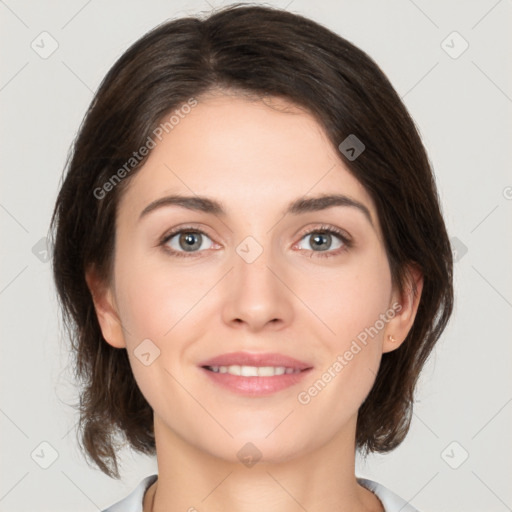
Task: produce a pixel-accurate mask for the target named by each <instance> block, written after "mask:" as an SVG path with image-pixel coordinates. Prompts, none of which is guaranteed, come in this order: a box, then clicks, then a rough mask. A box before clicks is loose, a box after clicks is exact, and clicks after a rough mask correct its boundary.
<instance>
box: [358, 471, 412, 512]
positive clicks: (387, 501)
mask: <svg viewBox="0 0 512 512" xmlns="http://www.w3.org/2000/svg"><path fill="white" fill-rule="evenodd" d="M357 482H358V483H359V484H360V485H362V486H363V487H365V488H366V489H368V490H369V491H371V492H373V494H375V496H377V498H379V500H380V501H381V503H382V506H383V507H384V510H385V512H399V511H400V512H419V511H418V510H417V509H415V508H414V507H413V506H412V505H410V504H409V502H408V501H405V500H404V499H403V498H400V496H397V495H396V494H395V493H394V492H391V491H390V490H389V489H388V488H387V487H384V486H383V485H381V484H379V483H377V482H374V481H373V480H367V479H366V478H358V479H357Z"/></svg>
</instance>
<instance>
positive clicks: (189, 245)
mask: <svg viewBox="0 0 512 512" xmlns="http://www.w3.org/2000/svg"><path fill="white" fill-rule="evenodd" d="M198 236H199V233H193V234H191V233H188V234H186V235H182V236H181V239H180V241H184V242H185V247H182V248H183V249H185V250H187V251H189V250H190V249H198V248H199V247H201V242H199V243H197V242H196V240H195V239H197V238H198ZM194 246H196V247H194Z"/></svg>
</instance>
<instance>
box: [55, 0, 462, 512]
mask: <svg viewBox="0 0 512 512" xmlns="http://www.w3.org/2000/svg"><path fill="white" fill-rule="evenodd" d="M52 223H53V226H54V251H53V254H54V276H55V281H56V285H57V289H58V292H59V296H60V299H61V304H62V307H63V311H64V313H65V315H66V318H67V320H68V325H69V328H70V333H71V337H72V341H73V348H74V351H75V354H76V367H77V374H78V375H79V377H80V379H81V381H82V384H83V388H82V391H81V393H82V394H81V401H80V415H81V416H80V417H81V421H80V432H81V444H82V447H83V449H84V451H85V453H86V454H87V455H88V456H89V457H90V458H91V459H92V460H93V461H94V462H95V463H96V464H97V465H98V467H99V468H100V469H101V470H102V471H103V472H105V473H106V474H108V475H109V476H112V477H116V478H119V472H118V466H117V458H116V450H117V449H118V448H119V446H120V443H121V442H122V441H123V440H126V442H127V443H129V445H130V446H131V447H132V448H133V449H134V450H137V451H139V452H142V453H147V454H153V453H156V457H157V462H158V475H156V474H155V475H149V476H148V477H147V478H145V479H144V480H143V481H142V482H141V483H140V484H139V486H138V487H137V488H136V489H135V490H134V491H133V493H131V494H130V495H129V496H127V497H126V498H125V499H124V500H122V501H121V502H118V503H117V504H115V505H113V506H111V507H110V508H108V509H107V511H108V512H116V511H119V510H123V511H128V510H130V511H131V510H133V511H143V512H149V511H151V512H158V511H171V512H173V511H175V510H176V511H177V510H196V509H197V510H237V511H256V510H258V511H260V510H268V511H280V512H282V511H292V510H293V511H294V510H308V511H309V512H313V511H316V510H320V509H326V507H327V508H329V509H332V510H337V511H351V512H354V511H361V512H362V511H375V512H376V511H383V510H385V511H388V512H390V511H398V510H401V511H403V512H405V511H413V510H415V509H414V508H413V507H412V506H410V505H409V504H408V503H406V502H405V500H403V499H401V498H400V497H398V496H396V495H395V494H394V493H393V492H392V491H390V490H389V489H386V488H385V487H384V486H383V485H381V484H379V483H377V482H372V481H369V480H365V479H362V478H357V477H356V475H355V452H356V450H359V451H360V452H361V453H363V454H367V453H369V452H388V451H391V450H392V449H394V448H395V447H397V446H398V445H399V444H400V443H401V442H402V441H403V439H404V438H405V436H406V434H407V431H408V429H409V424H410V419H411V414H412V405H413V394H414V388H415V385H416V382H417V379H418V376H419V373H420V371H421V368H422V367H423V365H424V363H425V361H426V360H427V358H428V356H429V354H430V352H431V351H432V349H433V347H434V345H435V343H436V341H437V340H438V339H439V337H440V335H441V333H442V331H443V330H444V328H445V326H446V324H447V322H448V319H449V317H450V314H451V312H452V303H453V290H452V254H451V249H450V244H449V240H448V237H447V233H446V228H445V225H444V221H443V218H442V215H441V212H440V206H439V200H438V196H437V192H436V187H435V182H434V178H433V175H432V171H431V168H430V165H429V162H428V158H427V156H426V153H425V149H424V147H423V145H422V143H421V140H420V137H419V135H418V133H417V130H416V128H415V126H414V123H413V121H412V119H411V118H410V116H409V114H408V113H407V111H406V109H405V107H404V105H403V104H402V102H401V101H400V98H399V97H398V95H397V94H396V92H395V91H394V89H393V87H392V86H391V84H390V83H389V81H388V80H387V78H386V77H385V75H384V74H383V73H382V71H381V70H380V69H379V68H378V66H377V65H376V64H375V63H374V62H373V61H372V60H371V59H370V58H369V57H368V56H367V55H366V54H365V53H364V52H362V51H361V50H359V49H357V48H356V47H354V46H353V45H352V44H350V43H349V42H347V41H346V40H344V39H343V38H341V37H339V36H337V35H336V34H334V33H332V32H331V31H329V30H328V29H326V28H324V27H322V26H320V25H318V24H317V23H315V22H313V21H311V20H308V19H306V18H304V17H301V16H298V15H295V14H291V13H289V12H286V11H282V10H278V9H273V8H267V7H258V6H243V5H235V6H231V7H228V8H225V9H223V10H221V11H218V12H216V13H215V14H213V15H211V16H210V17H208V18H206V19H204V20H202V19H200V18H193V17H190V18H183V19H178V20H174V21H170V22H167V23H165V24H163V25H161V26H159V27H157V28H156V29H154V30H153V31H151V32H150V33H148V34H146V35H145V36H144V37H143V38H142V39H140V40H139V41H137V42H136V43H135V44H134V45H133V46H132V47H131V48H130V49H129V50H128V51H127V52H126V53H125V54H124V55H123V56H122V57H121V58H120V59H119V60H118V62H117V63H116V64H115V65H114V66H113V68H112V69H111V70H110V72H109V73H108V74H107V76H106V77H105V79H104V81H103V83H102V84H101V86H100V88H99V90H98V92H97V94H96V97H95V99H94V101H93V102H92V104H91V107H90V108H89V111H88V113H87V116H86V118H85V120H84V123H83V125H82V127H81V129H80V133H79V135H78V137H77V139H76V141H75V144H74V148H73V153H72V156H71V159H70V162H69V165H68V170H67V174H66V177H65V179H64V181H63V184H62V188H61V190H60V193H59V196H58V199H57V203H56V206H55V211H54V217H53V219H52Z"/></svg>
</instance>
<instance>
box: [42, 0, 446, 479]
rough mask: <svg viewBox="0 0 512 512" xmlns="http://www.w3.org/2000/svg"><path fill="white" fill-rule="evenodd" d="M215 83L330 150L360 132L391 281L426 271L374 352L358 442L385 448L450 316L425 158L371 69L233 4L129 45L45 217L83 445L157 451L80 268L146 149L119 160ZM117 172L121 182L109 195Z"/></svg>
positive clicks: (286, 24)
mask: <svg viewBox="0 0 512 512" xmlns="http://www.w3.org/2000/svg"><path fill="white" fill-rule="evenodd" d="M217 88H221V89H226V90H232V91H235V92H239V93H240V94H250V95H254V96H255V97H261V98H263V97H269V96H270V97H272V96H275V97H281V98H285V99H288V100H290V101H292V102H293V103H295V104H296V105H298V106H301V107H303V108H305V109H307V111H309V112H310V113H311V114H312V115H313V116H314V117H315V118H316V119H317V120H318V122H319V123H320V124H321V125H322V126H323V127H324V128H325V130H326V133H327V134H328V137H329V140H330V142H332V144H333V145H334V147H335V148H336V149H337V148H338V146H339V144H340V143H341V142H342V141H344V140H345V139H346V138H347V136H349V135H350V134H355V135H356V136H357V138H358V139H360V140H361V141H363V143H364V145H365V150H364V152H363V153H361V154H360V156H359V157H358V158H356V159H349V158H347V157H345V156H344V155H343V154H342V153H341V152H339V155H340V158H341V159H342V160H343V162H344V164H345V165H346V167H347V168H348V169H349V171H350V172H351V173H352V174H353V175H354V176H355V177H356V179H357V180H358V181H359V182H360V183H361V184H362V185H363V186H364V187H365V189H366V190H367V191H368V192H369V194H370V195H371V197H372V199H373V201H374V202H375V205H376V209H377V213H378V217H379V221H380V224H381V227H382V231H383V235H384V243H385V249H386V252H387V257H388V261H389V265H390V270H391V275H392V280H393V284H394V285H395V286H397V287H398V289H399V290H400V291H402V290H403V289H404V285H405V283H406V281H407V278H408V273H407V269H408V265H410V264H414V265H416V266H417V267H418V268H419V269H420V270H421V272H422V274H423V277H424V284H423V291H422V294H421V300H420V303H419V307H418V311H417V314H416V318H415V321H414V324H413V326H412V328H411V330H410V332H409V334H408V336H407V338H406V340H405V341H404V343H402V345H401V346H400V347H399V348H398V349H396V350H394V351H391V352H388V353H385V354H383V357H382V360H381V365H380V368H379V371H378V374H377V376H376V381H375V383H374V386H373V388H372V390H371V391H370V393H369V395H368V396H367V398H366V399H365V401H364V403H363V404H362V405H361V407H360V410H359V413H358V420H357V432H356V445H357V447H358V448H359V449H360V450H361V451H363V452H365V453H369V452H372V451H378V452H386V451H390V450H392V449H394V448H395V447H396V446H398V445H399V444H400V443H401V442H402V440H403V439H404V437H405V436H406V434H407V432H408V430H409V426H410V421H411V415H412V405H413V393H414V389H415V386H416V383H417V380H418V376H419V373H420V371H421V369H422V367H423V365H424V363H425V361H426V360H427V358H428V356H429V354H430V353H431V350H432V348H433V347H434V345H435V343H436V341H437V340H438V338H439V337H440V335H441V333H442V332H443V330H444V328H445V326H446V324H447V322H448V319H449V317H450V315H451V313H452V307H453V288H452V266H453V262H452V252H451V247H450V242H449V239H448V236H447V232H446V228H445V224H444V221H443V218H442V215H441V211H440V204H439V198H438V195H437V190H436V185H435V180H434V177H433V173H432V170H431V166H430V163H429V160H428V157H427V154H426V151H425V149H424V147H423V144H422V142H421V139H420V136H419V134H418V131H417V129H416V127H415V124H414V122H413V120H412V119H411V117H410V115H409V114H408V112H407V110H406V108H405V106H404V105H403V103H402V101H401V99H400V97H399V96H398V95H397V93H396V92H395V90H394V89H393V87H392V85H391V83H390V82H389V80H388V79H387V77H386V76H385V75H384V73H383V72H382V71H381V70H380V68H379V67H378V65H377V64H376V63H375V62H374V61H373V60H372V59H371V58H370V57H369V56H368V55H367V54H366V53H364V52H363V51H362V50H360V49H358V48H357V47H355V46H354V45H353V44H351V43H350V42H348V41H346V40H345V39H343V38H342V37H340V36H339V35H337V34H335V33H334V32H332V31H330V30H328V29H327V28H325V27H323V26H321V25H319V24H318V23H316V22H313V21H311V20H309V19H307V18H305V17H302V16H300V15H297V14H292V13H290V12H287V11H284V10H280V9H276V8H270V7H262V6H247V5H238V4H237V5H232V6H229V7H228V8H224V9H222V10H220V11H217V12H215V13H213V14H211V15H210V16H208V17H205V18H202V17H185V18H181V19H176V20H171V21H168V22H166V23H164V24H162V25H160V26H158V27H156V28H155V29H153V30H152V31H150V32H149V33H147V34H146V35H144V36H143V37H142V38H141V39H139V40H138V41H137V42H135V43H134V44H133V45H132V46H131V47H130V48H129V49H128V50H127V51H126V52H125V53H124V54H123V55H122V56H121V57H120V58H119V60H118V61H117V62H116V63H115V64H114V66H113V67H112V68H111V70H110V71H109V72H108V74H107V75H106V77H105V78H104V80H103V81H102V83H101V85H100V87H99V89H98V91H97V93H96V95H95V97H94V99H93V101H92V103H91V105H90V107H89V109H88V111H87V114H86V116H85V119H84V121H83V123H82V125H81V127H80V130H79V133H78V135H77V137H76V139H75V141H74V144H73V148H72V151H71V153H70V157H69V159H68V162H67V173H66V175H65V179H64V180H63V183H62V186H61V189H60V191H59V194H58V198H57V201H56V205H55V210H54V213H53V217H52V222H51V227H52V235H53V272H54V279H55V283H56V288H57V291H58V295H59V301H60V304H61V307H62V311H63V317H64V321H65V325H66V327H67V330H68V333H69V335H70V338H71V345H72V350H73V354H74V356H75V361H74V362H75V364H74V370H75V374H76V378H77V380H79V381H80V383H81V390H80V403H79V405H78V408H79V413H80V421H79V429H78V431H79V432H80V438H79V443H80V446H81V448H82V450H84V453H85V455H86V456H90V458H91V459H92V460H93V461H94V463H96V464H97V466H98V467H99V468H100V469H101V470H102V471H103V472H104V473H106V474H108V475H109V476H111V477H115V478H119V471H118V464H117V457H116V451H117V449H118V447H119V446H121V444H120V443H117V441H118V440H119V437H118V436H119V435H120V436H122V437H123V439H124V442H125V444H126V441H127V442H128V444H129V445H130V446H131V447H132V448H133V449H135V450H136V451H139V452H141V453H146V454H154V453H155V438H154V431H153V411H152V409H151V407H150V405H149V404H148V402H147V401H146V399H145V398H144V396H143V395H142V393H141V392H140V390H139V388H138V386H137V384H136V382H135V379H134V377H133V374H132V371H131V368H130V364H129V360H128V357H127V353H126V350H124V349H121V350H120V349H116V348H114V347H112V346H111V345H109V344H108V343H107V342H106V341H105V340H104V339H103V336H102V333H101V330H100V326H99V323H98V320H97V317H96V314H95V309H94V305H93V301H92V297H91V293H90V291H89V289H88V287H87V283H86V280H85V272H86V270H87V269H89V268H91V266H93V267H94V268H95V269H96V271H97V272H98V273H99V275H100V277H101V278H102V279H104V280H105V282H109V278H110V276H111V273H112V264H113V249H114V241H115V220H116V209H117V205H118V204H119V198H120V196H121V194H122V193H123V190H124V189H125V187H126V184H127V183H128V182H129V181H130V179H131V178H133V176H134V175H135V174H136V172H137V171H138V170H139V169H140V167H141V166H142V165H143V164H144V162H145V159H146V158H147V157H145V158H142V159H140V161H137V162H134V165H133V166H131V167H129V168H127V167H126V162H128V161H130V158H131V157H132V156H133V153H134V152H136V151H137V150H138V149H139V148H141V147H143V146H145V145H147V144H148V138H149V137H154V134H155V130H156V129H157V128H158V126H159V124H160V123H161V121H162V119H163V118H165V116H167V117H168V116H169V115H170V114H171V112H172V111H173V109H176V108H177V107H179V106H180V105H183V104H186V103H187V102H188V101H189V100H190V99H191V98H198V97H199V96H200V95H201V94H203V93H207V92H209V91H211V90H214V89H217ZM123 166H124V167H123ZM121 169H124V171H125V172H124V173H123V172H122V171H121ZM114 175H116V176H117V177H118V178H122V179H120V180H119V181H120V183H118V184H117V183H114V184H112V181H110V183H111V184H112V187H109V190H108V191H106V190H105V188H104V187H105V183H107V182H109V180H112V177H113V176H114ZM114 185H117V186H114ZM106 192H108V193H106Z"/></svg>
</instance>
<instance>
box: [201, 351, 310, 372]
mask: <svg viewBox="0 0 512 512" xmlns="http://www.w3.org/2000/svg"><path fill="white" fill-rule="evenodd" d="M233 365H239V366H275V367H278V366H284V367H285V368H293V369H298V370H306V369H308V368H311V365H310V364H308V363H305V362H304V361H299V360H298V359H295V358H293V357H289V356H285V355H283V354H277V353H266V354H251V353H249V352H231V353H229V354H221V355H218V356H216V357H212V358H211V359H208V360H207V361H203V362H202V363H199V366H233Z"/></svg>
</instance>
